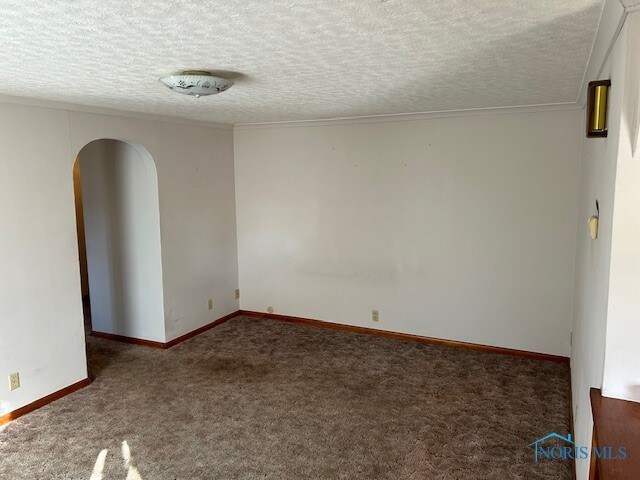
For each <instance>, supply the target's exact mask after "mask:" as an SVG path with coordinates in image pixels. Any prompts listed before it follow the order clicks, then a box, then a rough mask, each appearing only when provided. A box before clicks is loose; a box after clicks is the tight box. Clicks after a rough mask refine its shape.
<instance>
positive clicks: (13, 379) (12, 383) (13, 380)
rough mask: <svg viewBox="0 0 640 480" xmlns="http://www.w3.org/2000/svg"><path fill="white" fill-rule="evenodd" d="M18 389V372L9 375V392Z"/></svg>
mask: <svg viewBox="0 0 640 480" xmlns="http://www.w3.org/2000/svg"><path fill="white" fill-rule="evenodd" d="M16 388H20V374H19V373H18V372H15V373H10V374H9V391H11V390H15V389H16Z"/></svg>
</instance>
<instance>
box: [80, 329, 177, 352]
mask: <svg viewBox="0 0 640 480" xmlns="http://www.w3.org/2000/svg"><path fill="white" fill-rule="evenodd" d="M91 336H92V337H97V338H104V339H105V340H115V341H116V342H124V343H131V344H133V345H144V346H145V347H151V348H165V346H164V345H165V344H164V343H163V342H155V341H153V340H143V339H142V338H135V337H127V336H124V335H116V334H114V333H105V332H96V331H92V332H91Z"/></svg>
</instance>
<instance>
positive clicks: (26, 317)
mask: <svg viewBox="0 0 640 480" xmlns="http://www.w3.org/2000/svg"><path fill="white" fill-rule="evenodd" d="M0 129H1V131H0V156H1V158H2V161H1V162H0V182H1V184H0V186H1V187H2V188H1V192H2V193H0V195H1V197H0V199H1V202H0V219H1V221H2V225H3V228H2V231H1V232H0V262H1V263H0V265H2V269H1V270H0V331H1V332H2V335H0V378H2V379H4V380H3V381H0V414H4V413H6V412H9V411H13V410H15V409H17V408H19V407H21V406H24V405H26V404H28V403H30V402H32V401H34V400H36V399H38V398H41V397H43V396H45V395H47V394H50V393H52V392H54V391H57V390H59V389H61V388H64V387H66V386H68V385H70V384H72V383H74V382H77V381H79V380H82V379H83V378H86V359H85V351H84V329H83V318H82V304H81V288H80V274H79V268H78V246H77V238H76V225H75V219H74V217H75V213H74V198H73V164H74V161H75V159H76V156H77V154H78V153H79V152H80V150H81V149H82V148H83V147H84V146H85V145H87V144H88V143H89V142H91V141H93V140H97V139H103V138H108V139H121V140H128V141H130V142H132V143H136V144H139V145H142V146H143V147H144V148H145V149H146V150H148V151H149V153H150V154H151V156H152V157H153V160H154V161H155V164H156V168H157V173H158V195H159V205H160V232H161V242H162V262H163V263H162V276H163V290H164V311H165V338H166V340H171V339H173V338H176V337H177V336H179V335H181V334H183V333H186V332H189V331H191V330H194V329H195V328H198V327H200V326H203V325H205V324H207V323H209V322H211V321H213V320H215V319H217V318H219V317H222V316H224V315H226V314H228V313H231V312H233V311H236V310H237V309H238V301H237V300H236V299H235V296H234V291H235V289H236V288H237V286H238V280H237V249H236V224H235V201H234V198H235V193H234V172H233V130H232V129H230V128H229V129H226V128H214V127H208V126H206V125H202V124H197V123H185V122H173V121H170V120H167V121H160V120H153V119H141V118H131V117H125V116H118V115H103V114H98V113H88V112H76V111H68V110H65V109H62V108H60V109H59V108H47V107H33V106H26V105H15V104H7V103H0ZM209 298H211V299H213V300H214V307H213V309H212V310H208V308H207V303H208V299H209ZM16 371H18V372H20V374H21V380H22V386H21V387H20V388H19V389H18V390H15V391H13V392H9V391H8V388H7V382H6V378H7V375H8V374H9V373H11V372H16Z"/></svg>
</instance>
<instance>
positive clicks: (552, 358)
mask: <svg viewBox="0 0 640 480" xmlns="http://www.w3.org/2000/svg"><path fill="white" fill-rule="evenodd" d="M238 314H239V315H245V316H248V317H256V318H269V319H272V320H280V321H282V322H290V323H298V324H302V325H310V326H313V327H321V328H332V329H334V330H343V331H346V332H353V333H366V334H370V335H378V336H379V337H386V338H393V339H395V340H404V341H409V342H419V343H428V344H431V345H440V346H442V347H454V348H464V349H467V350H475V351H478V352H485V353H498V354H500V355H511V356H515V357H522V358H529V359H532V360H545V361H549V362H556V363H566V364H568V363H569V358H568V357H561V356H559V355H550V354H547V353H538V352H528V351H526V350H516V349H513V348H504V347H493V346H491V345H482V344H479V343H470V342H459V341H457V340H445V339H442V338H435V337H423V336H421V335H412V334H409V333H399V332H392V331H390V330H378V329H376V328H367V327H356V326H353V325H344V324H342V323H333V322H324V321H322V320H313V319H310V318H300V317H292V316H289V315H276V314H273V313H262V312H253V311H249V310H240V311H239V313H238Z"/></svg>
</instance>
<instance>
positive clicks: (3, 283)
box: [0, 104, 87, 415]
mask: <svg viewBox="0 0 640 480" xmlns="http://www.w3.org/2000/svg"><path fill="white" fill-rule="evenodd" d="M34 133H37V140H36V139H34ZM0 159H1V160H0V225H2V228H1V229H0V415H2V414H5V413H7V412H10V411H13V410H15V409H16V408H19V407H21V406H23V405H26V404H28V403H30V402H32V401H34V400H36V399H38V398H41V397H44V396H45V395H48V394H50V393H52V392H54V391H56V390H59V389H61V388H64V387H66V386H68V385H71V384H73V383H75V382H77V381H80V380H82V379H84V378H86V377H87V369H86V360H85V350H84V329H83V322H82V304H81V301H80V276H79V273H78V246H77V241H76V230H75V213H74V200H73V176H72V165H73V159H74V153H72V151H71V149H70V148H69V115H68V113H67V112H65V111H60V110H46V109H41V108H31V107H24V106H15V105H6V104H3V105H0ZM12 372H19V373H20V380H21V383H22V386H21V387H20V388H19V389H17V390H14V391H13V392H9V390H8V385H7V375H8V374H9V373H12Z"/></svg>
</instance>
